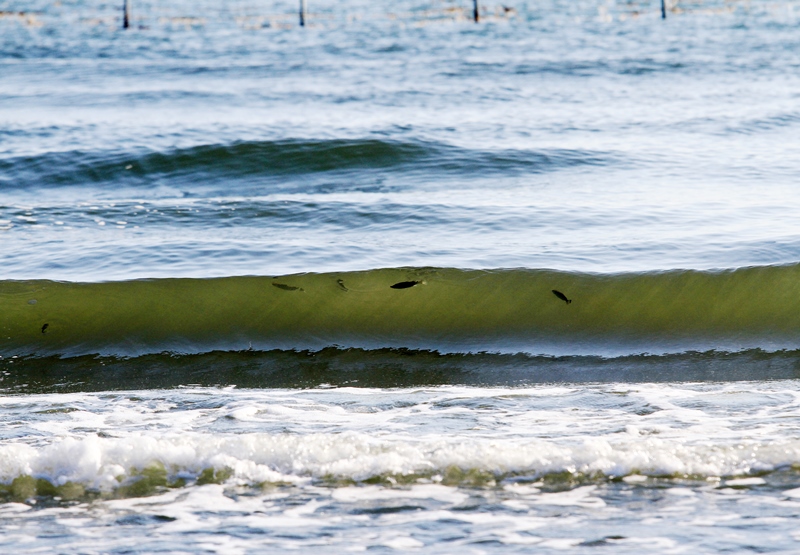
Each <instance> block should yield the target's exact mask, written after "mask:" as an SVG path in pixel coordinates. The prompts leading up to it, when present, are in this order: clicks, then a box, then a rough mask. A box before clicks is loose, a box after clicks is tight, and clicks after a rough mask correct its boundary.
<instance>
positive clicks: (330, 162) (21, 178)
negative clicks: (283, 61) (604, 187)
mask: <svg viewBox="0 0 800 555" xmlns="http://www.w3.org/2000/svg"><path fill="white" fill-rule="evenodd" d="M614 161H615V155H613V154H610V153H603V152H594V151H582V150H568V149H543V150H535V151H534V150H511V149H506V150H476V149H468V148H461V147H456V146H452V145H448V144H445V143H435V142H424V141H407V142H401V141H388V140H376V139H355V140H346V139H333V140H282V141H254V142H239V143H233V144H227V145H225V144H222V145H203V146H196V147H191V148H183V149H175V150H172V151H168V152H152V151H140V152H130V151H90V152H86V151H66V152H48V153H44V154H39V155H31V156H18V157H11V158H6V159H0V184H2V185H3V186H5V187H30V186H65V185H77V186H81V185H86V184H93V185H98V184H103V183H107V184H109V185H113V186H119V185H120V184H127V185H129V186H130V185H143V184H148V183H149V184H157V183H161V182H165V181H169V183H170V184H172V185H175V184H180V183H182V182H191V183H192V184H195V185H196V184H197V183H198V180H199V182H200V183H202V182H204V181H205V182H216V181H226V180H230V179H248V178H260V179H270V178H273V179H278V178H280V179H286V178H291V177H303V176H310V175H316V174H330V173H334V172H338V173H342V172H345V173H347V172H358V171H372V170H391V171H392V172H393V173H400V174H402V173H409V172H425V173H426V174H427V175H430V174H434V175H460V176H469V175H472V174H474V173H475V172H479V173H480V174H481V175H487V174H488V175H495V174H512V175H515V174H527V173H541V172H548V171H557V170H559V169H564V168H570V167H575V166H584V165H590V166H598V165H606V164H611V163H614Z"/></svg>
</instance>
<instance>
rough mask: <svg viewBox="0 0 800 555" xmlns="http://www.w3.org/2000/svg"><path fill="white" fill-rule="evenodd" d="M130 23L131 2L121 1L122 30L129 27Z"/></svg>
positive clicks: (128, 0)
mask: <svg viewBox="0 0 800 555" xmlns="http://www.w3.org/2000/svg"><path fill="white" fill-rule="evenodd" d="M130 21H131V0H123V3H122V28H123V29H127V28H128V27H130Z"/></svg>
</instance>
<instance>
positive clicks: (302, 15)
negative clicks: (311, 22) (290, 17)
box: [300, 0, 306, 27]
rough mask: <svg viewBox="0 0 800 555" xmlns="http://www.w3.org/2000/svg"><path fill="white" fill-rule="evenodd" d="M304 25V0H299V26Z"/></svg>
mask: <svg viewBox="0 0 800 555" xmlns="http://www.w3.org/2000/svg"><path fill="white" fill-rule="evenodd" d="M305 26H306V0H300V27H305Z"/></svg>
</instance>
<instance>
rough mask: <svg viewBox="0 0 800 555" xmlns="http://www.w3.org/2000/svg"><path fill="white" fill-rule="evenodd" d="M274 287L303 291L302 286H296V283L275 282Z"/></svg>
mask: <svg viewBox="0 0 800 555" xmlns="http://www.w3.org/2000/svg"><path fill="white" fill-rule="evenodd" d="M272 286H273V287H277V288H278V289H283V290H284V291H302V290H303V288H302V287H295V286H294V285H286V284H285V283H273V284H272Z"/></svg>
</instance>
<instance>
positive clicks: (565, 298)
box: [553, 289, 572, 304]
mask: <svg viewBox="0 0 800 555" xmlns="http://www.w3.org/2000/svg"><path fill="white" fill-rule="evenodd" d="M553 295H555V296H556V297H558V298H559V299H561V300H562V301H564V302H565V303H567V304H569V303H571V302H572V299H568V298H567V296H566V295H565V294H564V293H562V292H561V291H557V290H555V289H553Z"/></svg>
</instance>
